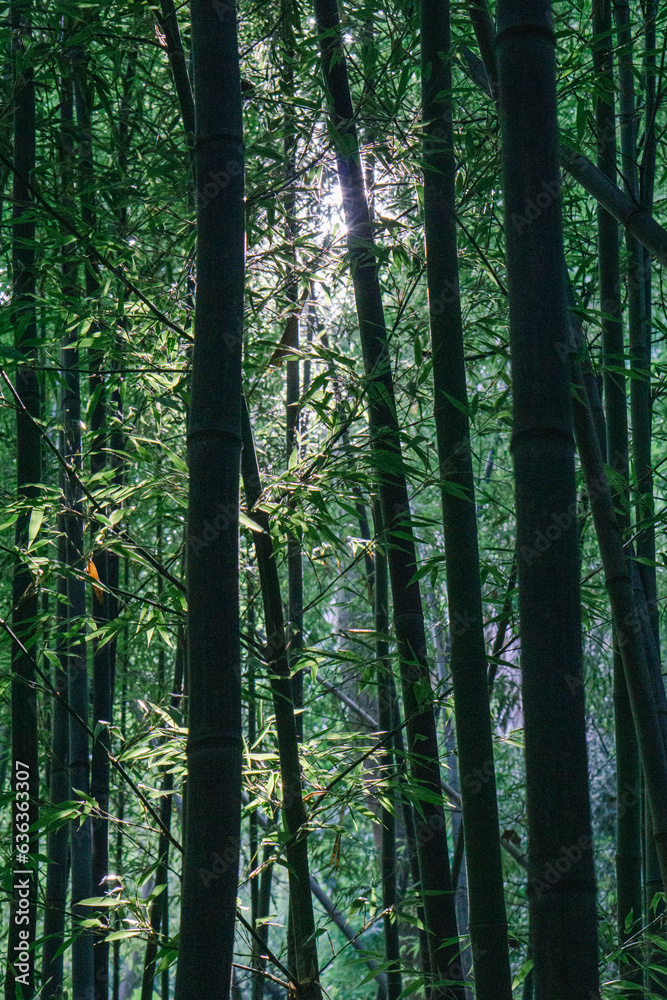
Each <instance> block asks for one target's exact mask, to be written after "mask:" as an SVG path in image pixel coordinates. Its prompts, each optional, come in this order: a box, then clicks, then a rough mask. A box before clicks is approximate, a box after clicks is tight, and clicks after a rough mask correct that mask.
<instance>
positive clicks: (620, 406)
mask: <svg viewBox="0 0 667 1000" xmlns="http://www.w3.org/2000/svg"><path fill="white" fill-rule="evenodd" d="M593 18H594V23H593V30H594V34H595V38H594V42H593V62H594V68H595V71H596V79H597V81H598V86H599V88H600V96H598V100H597V105H596V130H597V142H598V167H599V169H600V170H601V171H602V172H603V173H604V174H605V175H606V176H607V177H609V179H610V180H613V181H614V183H616V169H617V168H616V132H615V107H614V70H613V48H612V38H611V0H596V2H595V3H594V5H593ZM597 227H598V269H599V279H600V309H601V311H602V313H603V316H602V351H603V361H604V369H603V385H604V400H605V410H606V426H607V438H606V454H607V461H608V463H609V464H610V465H611V467H612V469H613V470H614V472H615V474H616V477H617V478H616V482H618V483H620V484H622V486H621V488H620V489H618V490H616V494H615V496H614V506H615V508H616V510H617V516H618V518H619V526H620V527H621V529H622V530H623V529H624V528H625V527H627V515H626V513H625V511H627V504H628V422H627V407H626V396H625V393H626V380H625V374H624V369H625V352H624V342H623V325H622V313H621V278H620V261H619V245H618V225H617V223H616V220H615V219H614V218H613V217H612V216H611V215H609V213H608V212H606V211H605V209H604V208H602V206H601V205H598V206H597ZM613 664H614V667H613V669H614V724H615V732H616V801H617V815H616V886H617V893H618V909H617V927H618V936H619V941H620V942H624V941H626V940H627V939H628V938H629V937H631V936H632V935H633V934H634V933H635V932H636V930H637V928H638V927H640V926H641V919H642V872H641V868H642V859H641V854H642V852H641V815H640V814H641V794H640V783H641V778H640V767H639V750H638V747H637V738H636V735H635V730H634V721H633V718H632V712H631V709H630V701H629V697H628V691H627V686H626V683H625V674H624V670H623V659H622V656H621V652H620V649H619V648H618V642H617V640H616V639H614V642H613ZM630 915H631V916H630ZM628 918H630V924H629V926H628V927H626V922H627V921H628ZM619 975H620V976H621V978H622V979H624V980H626V981H628V982H631V981H634V980H635V979H637V977H638V976H640V973H639V971H638V969H637V965H636V963H634V964H633V963H632V962H631V961H622V962H621V963H620V965H619Z"/></svg>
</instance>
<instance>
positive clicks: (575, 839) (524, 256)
mask: <svg viewBox="0 0 667 1000" xmlns="http://www.w3.org/2000/svg"><path fill="white" fill-rule="evenodd" d="M497 13H498V37H497V40H496V53H497V64H498V75H499V94H500V99H499V107H500V125H501V137H502V144H503V192H504V201H505V205H504V208H505V223H506V240H507V247H506V253H507V280H508V289H509V303H510V345H511V361H512V380H513V407H514V424H513V435H512V455H513V461H514V475H515V493H516V516H517V551H518V576H519V614H520V622H521V659H522V667H523V685H522V693H523V710H524V725H525V748H526V749H525V756H526V785H527V812H528V834H529V883H528V893H529V912H530V937H531V948H532V957H533V961H534V963H535V964H534V995H535V1000H590V998H591V997H596V996H597V995H598V992H599V979H598V962H597V947H598V946H597V913H596V887H595V872H594V867H593V852H592V846H593V845H592V839H591V820H590V801H589V789H588V770H587V754H586V720H585V709H584V690H583V669H582V642H581V617H580V599H579V552H578V540H577V531H576V509H577V508H576V490H575V479H574V439H573V433H572V411H571V404H570V385H569V365H568V357H567V352H566V350H564V349H562V347H563V345H566V344H567V342H568V316H567V311H566V285H565V269H564V264H563V241H562V228H561V199H560V175H559V157H558V124H557V116H556V79H555V58H554V57H555V38H554V34H553V26H552V16H551V9H550V5H549V3H547V2H544V0H540V2H536V3H532V4H529V3H527V2H525V0H499V5H498V12H497ZM537 198H539V199H540V201H538V202H536V203H537V204H539V205H540V207H542V204H543V205H544V207H543V208H542V210H541V212H540V214H539V215H538V216H537V217H534V218H533V219H532V221H528V219H527V218H526V215H527V212H526V209H527V206H528V205H529V204H532V203H533V201H535V200H536V199H537ZM559 347H561V350H559Z"/></svg>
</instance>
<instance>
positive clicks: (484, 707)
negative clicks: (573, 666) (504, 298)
mask: <svg viewBox="0 0 667 1000" xmlns="http://www.w3.org/2000/svg"><path fill="white" fill-rule="evenodd" d="M421 58H422V121H423V123H424V232H425V241H426V273H427V279H428V297H429V320H430V328H431V345H432V350H433V390H434V414H435V428H436V438H437V446H438V457H439V466H440V480H441V484H442V486H441V498H442V513H443V527H444V538H445V560H446V579H447V599H448V607H449V622H450V636H451V655H450V670H451V675H452V683H453V688H454V708H455V714H456V735H457V747H458V764H459V772H460V781H461V798H462V802H463V826H464V829H465V853H466V866H467V874H468V900H469V906H470V920H469V933H470V941H471V946H472V953H473V971H474V977H475V994H476V996H477V998H478V1000H500V998H503V1000H511V996H512V976H511V972H510V964H509V948H508V943H507V918H506V914H505V895H504V888H503V868H502V860H501V856H500V830H499V827H498V802H497V798H496V782H495V767H494V755H493V738H492V731H491V713H490V710H489V691H488V680H487V663H486V646H485V641H484V620H483V614H482V589H481V578H480V566H479V549H478V540H477V516H476V508H475V489H474V478H473V469H472V453H471V450H470V427H469V423H468V415H467V404H468V399H467V389H466V370H465V359H464V350H463V325H462V320H461V300H460V296H459V279H458V253H457V238H456V228H457V225H456V194H455V181H456V160H455V156H454V133H453V122H452V100H451V96H450V95H451V90H452V71H451V42H450V24H449V4H448V2H447V0H444V2H443V0H421Z"/></svg>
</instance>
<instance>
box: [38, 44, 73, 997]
mask: <svg viewBox="0 0 667 1000" xmlns="http://www.w3.org/2000/svg"><path fill="white" fill-rule="evenodd" d="M63 63H64V71H63V77H62V80H61V103H60V122H61V133H60V172H61V173H60V182H61V188H60V198H61V204H63V205H66V206H68V207H70V208H71V207H72V204H73V191H72V188H73V169H74V157H73V153H74V145H73V119H74V95H73V90H72V78H71V73H70V72H69V69H68V66H67V61H66V60H63ZM75 272H76V265H75V264H74V262H73V260H72V253H71V250H70V251H66V252H65V255H64V259H63V297H64V299H65V301H66V303H67V304H68V305H70V304H71V302H70V300H71V299H72V298H73V297H74V296H75V295H76V284H75ZM72 349H73V348H72V342H71V338H70V337H69V336H68V335H67V334H65V335H64V337H63V342H62V359H61V360H62V367H63V369H64V370H66V369H67V367H68V364H69V352H70V351H71V350H72ZM60 450H61V452H62V454H63V455H66V454H67V440H66V437H65V434H64V432H63V433H62V434H61V441H60ZM61 487H62V491H63V497H65V496H66V492H67V481H66V478H65V476H64V475H63V477H62V480H61ZM59 529H60V535H59V538H58V558H59V562H60V564H61V567H62V571H61V574H60V576H59V577H58V597H59V599H60V601H59V603H58V610H57V618H58V655H59V666H58V667H57V668H56V671H55V677H54V687H55V688H56V691H58V693H59V694H60V695H61V696H62V697H63V698H64V699H65V704H63V703H62V702H61V701H59V700H58V699H57V698H54V699H53V716H52V727H51V752H52V755H53V756H52V763H51V782H50V785H51V787H50V800H51V804H52V805H54V806H55V805H57V804H58V803H59V802H65V801H67V800H69V799H70V797H71V796H70V784H69V776H68V769H67V762H68V756H69V715H68V713H67V709H66V703H67V697H68V691H67V639H66V638H65V633H66V631H67V621H68V611H67V574H66V566H67V535H66V520H65V518H63V517H60V519H59ZM46 848H47V849H46V853H47V855H48V858H49V864H48V868H47V875H46V911H45V914H44V938H45V940H44V952H43V973H42V975H43V983H44V985H43V987H42V996H43V997H45V998H47V1000H60V998H61V997H62V989H63V955H62V954H60V955H58V951H59V949H60V947H61V946H62V943H63V940H64V935H65V915H66V911H67V883H68V875H69V828H68V825H67V824H65V825H63V826H62V827H61V828H60V829H59V830H55V831H53V832H51V833H49V834H48V835H47V844H46Z"/></svg>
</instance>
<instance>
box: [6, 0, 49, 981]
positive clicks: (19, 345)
mask: <svg viewBox="0 0 667 1000" xmlns="http://www.w3.org/2000/svg"><path fill="white" fill-rule="evenodd" d="M10 18H11V26H12V30H13V35H12V55H13V59H14V66H15V69H14V80H13V84H14V92H13V105H14V107H13V110H14V183H13V192H12V197H13V207H12V272H13V273H12V300H11V315H12V322H13V325H14V331H15V332H14V346H15V348H16V349H17V350H19V351H21V352H22V353H23V354H24V356H25V358H26V361H25V363H21V364H19V365H18V366H17V369H16V390H17V392H18V395H19V396H20V398H21V402H22V404H23V406H25V408H26V410H27V413H26V414H24V413H21V412H18V411H17V415H16V486H17V495H18V497H19V499H20V500H22V501H23V502H24V503H25V504H26V510H25V511H24V512H22V513H21V515H20V517H19V519H18V520H17V522H16V535H15V542H16V546H17V548H19V549H20V548H25V547H26V546H27V544H28V538H29V536H28V532H29V524H30V517H31V512H30V510H29V509H28V508H29V507H30V505H31V504H32V503H34V502H36V501H37V500H38V496H39V490H38V486H37V484H38V483H39V482H40V480H41V440H40V433H39V428H38V426H37V425H36V424H35V423H34V422H33V419H34V420H38V419H39V416H40V410H41V406H40V390H39V384H38V381H37V375H36V373H35V370H34V368H32V364H33V363H34V362H35V360H36V359H37V347H36V346H35V344H36V338H37V322H36V309H35V283H36V276H35V265H36V261H35V249H34V241H35V221H34V216H33V206H32V201H33V199H32V195H31V193H30V190H29V188H28V184H29V182H30V181H31V180H32V174H33V171H34V169H35V85H34V80H33V68H32V65H31V62H30V60H29V59H26V61H25V63H24V61H23V54H24V52H25V47H24V39H25V38H28V37H29V35H30V18H31V5H30V3H29V2H28V3H26V2H19V0H15V2H14V3H12V4H11V7H10ZM31 418H33V419H31ZM38 613H39V591H38V588H37V585H36V583H35V581H34V580H33V578H32V574H31V572H30V569H29V566H28V564H27V562H24V561H22V560H21V559H18V560H17V561H16V563H15V566H14V573H13V580H12V628H13V631H14V635H15V636H16V639H15V640H14V641H13V642H12V649H11V663H12V683H11V698H12V775H11V789H12V792H14V794H15V801H14V802H13V804H12V826H11V837H12V839H11V844H10V845H8V846H9V848H10V850H12V851H13V852H14V854H13V855H12V856H13V858H14V861H15V863H14V864H13V868H14V870H15V871H17V872H20V874H15V875H14V876H13V881H12V897H11V904H10V911H9V933H8V936H7V949H8V950H7V957H8V967H7V977H6V980H5V996H6V998H7V1000H14V997H15V996H17V997H18V996H21V995H22V996H23V997H26V998H29V997H32V996H33V995H34V992H35V955H34V950H33V949H32V945H33V944H34V940H35V933H36V917H37V914H36V902H37V858H36V854H37V852H38V846H39V845H38V839H37V837H36V836H34V835H32V834H31V835H29V834H28V830H29V828H30V826H31V825H32V824H33V823H36V822H37V819H38V812H39V807H38V800H39V770H38V769H39V752H38V734H37V697H36V692H35V688H34V681H35V669H34V659H33V656H32V654H31V652H30V650H31V647H32V641H33V637H34V632H35V629H36V628H37V616H38ZM26 844H27V845H28V851H26V850H25V846H26ZM26 858H27V859H28V860H26V861H24V859H26ZM26 902H27V908H26ZM19 989H20V990H22V991H23V993H22V994H21V993H19V992H18V991H19Z"/></svg>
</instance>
